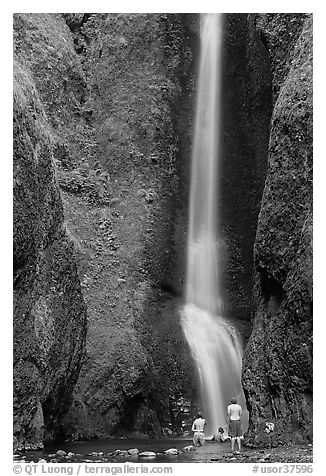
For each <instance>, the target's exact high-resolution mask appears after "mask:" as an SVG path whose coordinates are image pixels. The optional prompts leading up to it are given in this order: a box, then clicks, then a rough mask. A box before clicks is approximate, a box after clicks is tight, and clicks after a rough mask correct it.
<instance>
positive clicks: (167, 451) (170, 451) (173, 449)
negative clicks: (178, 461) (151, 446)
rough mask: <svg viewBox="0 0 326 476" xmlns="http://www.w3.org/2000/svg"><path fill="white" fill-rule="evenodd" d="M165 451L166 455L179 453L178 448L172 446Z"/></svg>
mask: <svg viewBox="0 0 326 476" xmlns="http://www.w3.org/2000/svg"><path fill="white" fill-rule="evenodd" d="M164 453H165V454H166V455H177V454H178V453H179V452H178V450H177V449H176V448H170V449H168V450H165V451H164Z"/></svg>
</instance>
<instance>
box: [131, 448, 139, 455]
mask: <svg viewBox="0 0 326 476" xmlns="http://www.w3.org/2000/svg"><path fill="white" fill-rule="evenodd" d="M128 453H129V454H130V455H138V453H139V449H138V448H131V449H130V450H128Z"/></svg>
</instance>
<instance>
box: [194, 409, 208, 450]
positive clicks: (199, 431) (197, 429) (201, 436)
mask: <svg viewBox="0 0 326 476" xmlns="http://www.w3.org/2000/svg"><path fill="white" fill-rule="evenodd" d="M205 425H206V421H205V419H204V418H203V415H202V414H201V413H198V415H197V418H196V420H195V421H194V422H193V424H192V428H191V430H192V431H193V432H194V437H193V442H194V445H195V446H203V445H204V444H205V433H204V426H205Z"/></svg>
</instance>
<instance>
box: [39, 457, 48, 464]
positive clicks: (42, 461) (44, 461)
mask: <svg viewBox="0 0 326 476" xmlns="http://www.w3.org/2000/svg"><path fill="white" fill-rule="evenodd" d="M38 463H47V461H46V459H44V458H41V459H39V460H38Z"/></svg>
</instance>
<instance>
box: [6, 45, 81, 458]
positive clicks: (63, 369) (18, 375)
mask: <svg viewBox="0 0 326 476" xmlns="http://www.w3.org/2000/svg"><path fill="white" fill-rule="evenodd" d="M13 165H14V200H13V204H14V256H13V258H14V324H13V329H14V383H13V388H14V428H13V431H14V445H15V447H16V448H17V447H18V448H24V447H25V448H26V449H28V448H34V449H35V448H36V447H42V445H43V440H44V437H52V436H53V429H54V428H55V427H56V425H57V423H58V420H59V418H60V416H61V415H62V414H63V413H65V412H66V411H67V409H68V408H69V405H70V403H71V397H72V391H73V387H74V385H75V383H76V380H77V378H78V373H79V369H80V365H81V359H82V357H83V355H84V350H85V337H86V308H85V304H84V300H83V297H82V293H81V288H80V282H79V279H78V274H77V268H76V263H75V259H74V249H73V245H72V242H71V240H70V239H69V237H68V236H67V232H66V229H65V227H64V223H63V206H62V201H61V197H60V192H59V188H58V184H57V180H56V175H55V169H54V163H53V139H52V134H51V128H50V125H49V122H48V120H47V117H46V114H45V112H44V107H43V104H42V101H41V98H40V96H39V94H38V91H37V87H36V85H35V81H34V78H33V74H32V72H31V71H30V69H29V68H28V66H27V64H26V62H24V61H23V57H22V56H21V55H20V54H17V55H16V60H15V64H14V161H13Z"/></svg>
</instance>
